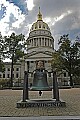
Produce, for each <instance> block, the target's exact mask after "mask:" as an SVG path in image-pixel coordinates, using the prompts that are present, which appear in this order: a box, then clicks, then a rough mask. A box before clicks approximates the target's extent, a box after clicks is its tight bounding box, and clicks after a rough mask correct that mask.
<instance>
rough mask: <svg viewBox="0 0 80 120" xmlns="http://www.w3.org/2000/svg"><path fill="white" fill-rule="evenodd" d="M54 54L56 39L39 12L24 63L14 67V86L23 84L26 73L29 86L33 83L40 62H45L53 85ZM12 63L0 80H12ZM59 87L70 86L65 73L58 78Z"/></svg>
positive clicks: (0, 75) (49, 82) (0, 76)
mask: <svg viewBox="0 0 80 120" xmlns="http://www.w3.org/2000/svg"><path fill="white" fill-rule="evenodd" d="M53 52H54V38H53V36H52V34H51V31H50V28H49V26H48V24H47V23H45V22H44V21H43V18H42V14H41V12H40V9H39V12H38V15H37V21H36V22H34V23H33V24H32V27H31V29H30V32H29V36H28V38H27V54H26V55H25V56H24V60H23V61H22V62H18V63H16V64H15V65H14V71H13V77H14V82H13V83H14V85H15V84H16V83H17V82H19V83H23V79H24V71H29V84H32V81H33V71H34V70H35V69H36V68H37V64H38V62H39V61H42V62H43V66H44V68H45V69H46V70H47V78H48V84H49V85H50V86H51V85H52V79H53V74H52V67H51V60H52V59H53V57H52V54H53ZM10 71H11V63H5V71H4V73H0V79H2V78H3V79H10V76H11V75H10V73H11V72H10ZM57 79H58V84H59V85H61V86H62V85H69V76H68V73H67V72H66V71H65V72H64V73H63V74H61V75H60V76H58V77H57Z"/></svg>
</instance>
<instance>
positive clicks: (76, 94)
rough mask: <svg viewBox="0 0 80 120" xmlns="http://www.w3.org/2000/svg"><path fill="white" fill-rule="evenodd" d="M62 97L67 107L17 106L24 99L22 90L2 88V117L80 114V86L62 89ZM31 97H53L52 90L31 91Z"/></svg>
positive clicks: (0, 112)
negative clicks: (39, 92)
mask: <svg viewBox="0 0 80 120" xmlns="http://www.w3.org/2000/svg"><path fill="white" fill-rule="evenodd" d="M59 92H60V99H62V100H63V101H65V102H66V107H59V108H58V107H40V108H38V107H33V108H16V103H17V102H18V101H19V100H21V99H22V90H0V117H2V116H15V117H20V116H22V117H23V116H24V117H27V116H28V117H29V116H80V88H71V89H60V90H59ZM29 98H30V99H35V98H39V99H42V98H52V92H51V91H49V92H46V91H45V92H43V94H42V96H41V97H40V96H39V94H38V92H35V91H29Z"/></svg>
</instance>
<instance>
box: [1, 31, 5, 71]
mask: <svg viewBox="0 0 80 120" xmlns="http://www.w3.org/2000/svg"><path fill="white" fill-rule="evenodd" d="M3 51H4V41H3V37H2V35H1V32H0V71H3V70H4V64H3V61H2V59H3Z"/></svg>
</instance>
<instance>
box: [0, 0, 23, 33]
mask: <svg viewBox="0 0 80 120" xmlns="http://www.w3.org/2000/svg"><path fill="white" fill-rule="evenodd" d="M0 4H1V5H2V4H3V6H5V7H6V11H5V16H4V17H3V18H2V19H1V20H0V26H1V27H0V31H1V33H2V34H3V35H7V34H9V33H11V32H10V31H12V32H13V31H14V28H20V24H22V23H23V21H24V20H25V15H24V14H22V12H21V10H20V9H19V8H18V7H17V6H15V5H14V4H13V3H9V2H8V1H6V0H4V1H2V2H1V3H0ZM14 32H16V31H14Z"/></svg>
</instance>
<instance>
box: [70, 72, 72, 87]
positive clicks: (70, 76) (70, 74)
mask: <svg viewBox="0 0 80 120" xmlns="http://www.w3.org/2000/svg"><path fill="white" fill-rule="evenodd" d="M70 86H72V87H73V80H72V75H71V74H70Z"/></svg>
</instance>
